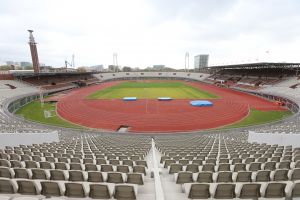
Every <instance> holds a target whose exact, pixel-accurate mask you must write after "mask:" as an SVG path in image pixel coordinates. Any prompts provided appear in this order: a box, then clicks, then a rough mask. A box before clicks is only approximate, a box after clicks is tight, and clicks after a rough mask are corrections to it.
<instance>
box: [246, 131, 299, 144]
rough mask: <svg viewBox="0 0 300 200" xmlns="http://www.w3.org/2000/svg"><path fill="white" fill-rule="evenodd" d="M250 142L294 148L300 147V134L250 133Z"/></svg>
mask: <svg viewBox="0 0 300 200" xmlns="http://www.w3.org/2000/svg"><path fill="white" fill-rule="evenodd" d="M248 142H257V143H267V144H279V145H285V146H286V145H292V146H293V147H300V133H299V134H290V133H289V134H285V133H257V132H254V131H249V137H248Z"/></svg>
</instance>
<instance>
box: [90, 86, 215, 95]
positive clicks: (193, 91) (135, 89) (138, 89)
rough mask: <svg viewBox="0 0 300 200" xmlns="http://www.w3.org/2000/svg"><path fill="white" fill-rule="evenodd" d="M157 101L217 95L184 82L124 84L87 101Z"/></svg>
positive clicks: (110, 88) (101, 91) (103, 91)
mask: <svg viewBox="0 0 300 200" xmlns="http://www.w3.org/2000/svg"><path fill="white" fill-rule="evenodd" d="M123 97H137V98H138V99H155V98H157V97H171V98H173V99H197V98H201V99H211V98H217V96H216V95H214V94H211V93H209V92H207V91H204V90H200V89H197V88H194V87H192V86H189V85H186V84H184V83H183V82H122V83H120V84H118V85H115V86H112V87H109V88H106V89H103V90H99V91H97V92H94V93H92V94H90V95H88V96H87V97H86V98H87V99H122V98H123Z"/></svg>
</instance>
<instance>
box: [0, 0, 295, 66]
mask: <svg viewBox="0 0 300 200" xmlns="http://www.w3.org/2000/svg"><path fill="white" fill-rule="evenodd" d="M299 10H300V1H298V0H206V1H204V0H126V1H125V0H107V1H104V0H42V1H41V0H9V1H8V0H0V27H1V29H0V30H1V37H0V63H3V62H4V61H7V60H14V61H30V53H29V47H28V44H27V42H28V33H27V31H26V30H27V29H33V30H34V31H35V32H34V36H35V39H36V41H37V42H38V51H39V57H40V62H43V63H46V64H48V65H53V66H62V65H63V64H64V60H65V59H66V58H67V59H68V60H71V56H72V54H73V53H74V54H75V62H76V65H77V66H90V65H96V64H104V65H108V64H112V61H113V53H114V52H117V53H118V61H119V64H120V65H122V66H125V65H127V66H128V65H129V66H132V67H146V66H152V65H154V64H165V65H167V66H169V67H175V68H183V67H184V56H185V52H189V53H190V67H193V61H194V56H195V55H197V54H201V53H204V54H206V53H208V54H210V65H216V64H229V63H230V64H231V63H243V62H257V61H275V62H276V61H286V62H300V59H299V56H298V54H299V52H300V51H299V47H300V12H299ZM266 52H269V53H266Z"/></svg>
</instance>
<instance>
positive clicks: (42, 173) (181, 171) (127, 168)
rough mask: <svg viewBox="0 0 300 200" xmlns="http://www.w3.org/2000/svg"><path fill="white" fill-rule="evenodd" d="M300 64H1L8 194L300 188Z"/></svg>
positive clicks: (186, 193)
mask: <svg viewBox="0 0 300 200" xmlns="http://www.w3.org/2000/svg"><path fill="white" fill-rule="evenodd" d="M299 65H300V64H297V63H248V64H240V65H232V66H218V67H215V68H213V70H212V69H209V68H207V69H205V70H203V72H197V73H196V72H175V71H173V72H172V71H169V72H168V71H167V72H155V71H153V72H113V73H68V72H63V73H42V72H40V73H38V74H36V73H34V72H32V73H28V72H26V73H24V72H18V73H16V72H12V73H6V74H5V73H2V74H1V81H0V83H1V105H2V106H1V132H2V135H1V139H2V140H1V145H2V148H3V149H2V150H1V154H0V155H1V162H0V163H1V168H0V172H1V173H0V175H1V179H0V183H1V187H0V190H1V193H3V198H5V197H11V196H16V197H23V198H25V197H26V198H27V197H30V198H32V199H39V198H43V197H46V198H49V197H51V198H54V197H57V196H60V197H63V196H64V198H75V197H76V198H96V199H97V198H100V199H110V198H115V199H165V198H166V199H198V198H210V197H214V198H223V199H224V198H226V199H231V198H235V197H239V198H248V199H256V198H258V197H259V196H263V197H266V198H268V197H270V198H271V197H276V198H285V197H287V196H288V195H290V196H291V195H297V191H298V184H297V180H299V179H300V170H299V169H298V168H300V165H299V164H300V161H299V159H300V158H299V156H298V155H299V154H298V151H299V150H298V148H295V147H293V146H292V145H297V144H298V141H299V137H298V133H299V101H300V96H299V94H300V93H299V91H298V87H297V86H298V85H299V77H298V74H297V73H298V70H299ZM125 97H127V98H128V99H126V98H125ZM133 97H134V98H133ZM160 98H162V99H160ZM195 100H202V101H203V100H205V101H207V102H210V103H211V104H199V105H198V104H196V106H195V105H192V104H191V102H192V101H195ZM271 134H272V138H270V135H271ZM261 191H263V192H264V193H262V192H261ZM277 191H278V192H277ZM1 196H2V195H1Z"/></svg>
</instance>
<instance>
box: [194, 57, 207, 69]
mask: <svg viewBox="0 0 300 200" xmlns="http://www.w3.org/2000/svg"><path fill="white" fill-rule="evenodd" d="M204 67H208V54H201V55H197V56H195V57H194V68H195V69H201V68H204Z"/></svg>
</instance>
